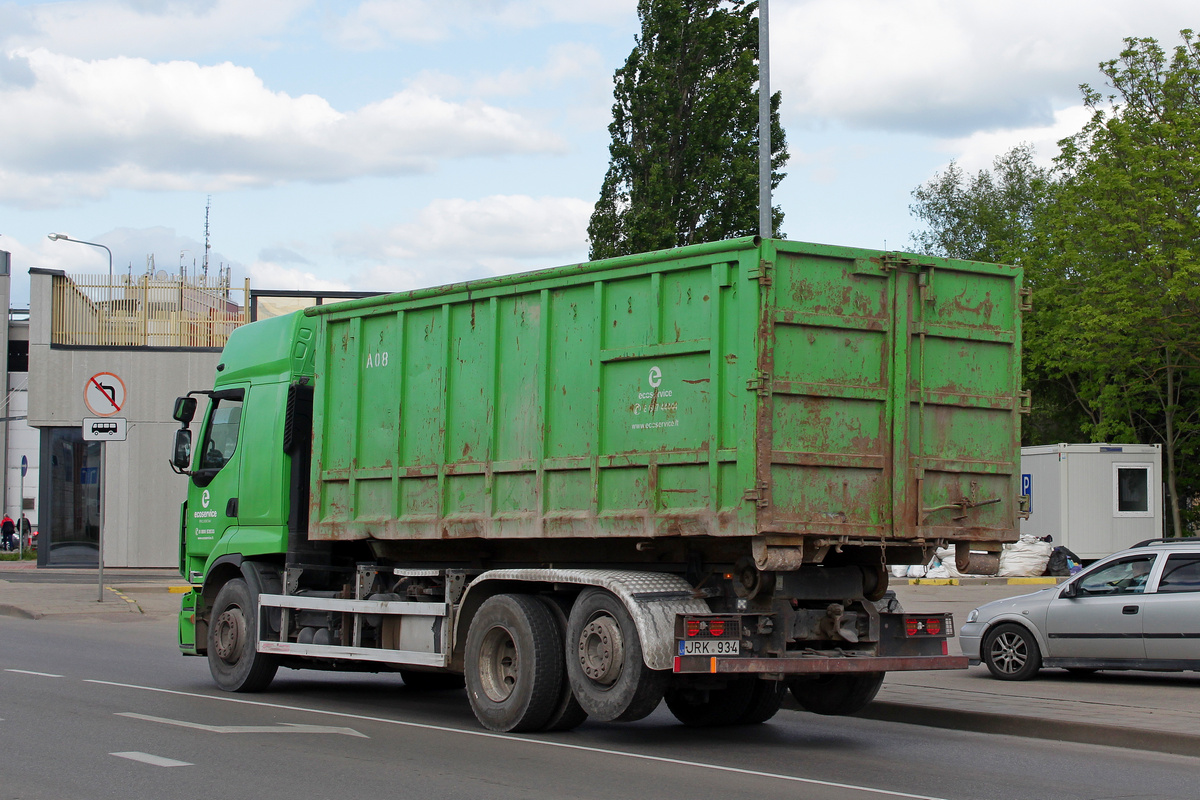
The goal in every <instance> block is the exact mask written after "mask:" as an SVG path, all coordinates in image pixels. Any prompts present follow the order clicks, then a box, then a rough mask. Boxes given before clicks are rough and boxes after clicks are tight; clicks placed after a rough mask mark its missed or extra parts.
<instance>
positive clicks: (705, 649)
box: [679, 639, 742, 656]
mask: <svg viewBox="0 0 1200 800" xmlns="http://www.w3.org/2000/svg"><path fill="white" fill-rule="evenodd" d="M741 644H742V643H741V641H740V640H738V639H684V640H683V641H681V642H680V643H679V655H681V656H736V655H738V654H739V653H740V652H741Z"/></svg>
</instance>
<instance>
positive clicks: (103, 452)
mask: <svg viewBox="0 0 1200 800" xmlns="http://www.w3.org/2000/svg"><path fill="white" fill-rule="evenodd" d="M46 238H47V239H49V240H50V241H52V242H75V243H76V244H86V245H88V246H90V247H103V248H104V252H106V253H108V310H109V313H110V314H111V313H112V281H113V259H112V250H109V249H108V247H107V246H105V245H102V244H99V243H97V242H85V241H83V240H82V239H72V238H71V237H70V236H67V235H66V234H65V233H51V234H49V235H48V236H47V237H46ZM107 450H108V443H107V442H101V443H100V486H99V491H100V503H99V505H100V529H99V530H98V531H97V532H96V549H97V553H96V565H97V567H98V570H97V573H96V583H97V587H96V602H97V603H103V602H104V505H105V498H104V473H105V471H106V469H105V468H106V467H107V463H106V462H107V460H108V452H107Z"/></svg>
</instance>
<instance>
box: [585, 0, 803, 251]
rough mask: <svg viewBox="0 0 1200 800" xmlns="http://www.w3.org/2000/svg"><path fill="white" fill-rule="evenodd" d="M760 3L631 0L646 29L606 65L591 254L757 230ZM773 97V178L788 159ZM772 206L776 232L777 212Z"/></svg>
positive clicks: (779, 214) (655, 247) (741, 0)
mask: <svg viewBox="0 0 1200 800" xmlns="http://www.w3.org/2000/svg"><path fill="white" fill-rule="evenodd" d="M757 11H758V3H757V2H747V1H746V0H639V2H638V16H639V17H640V19H641V21H642V32H641V35H640V36H639V37H638V39H637V44H636V46H635V47H634V48H633V52H632V53H630V54H629V58H628V59H627V60H626V62H625V66H623V67H621V68H620V69H618V70H617V72H616V75H615V76H614V82H615V84H616V86H615V89H614V92H613V94H614V98H615V102H614V104H613V121H612V124H611V125H609V128H608V129H609V133H611V134H612V144H611V145H610V146H609V154H610V156H611V159H610V162H609V167H608V173H607V175H605V177H604V184H603V186H602V187H601V189H600V199H599V201H598V202H597V203H596V208H595V211H594V212H593V213H592V218H591V222H590V223H589V224H588V238H589V240H590V243H591V257H592V258H594V259H595V258H606V257H609V256H617V255H625V254H628V253H638V252H643V251H647V250H658V249H662V248H668V247H678V246H681V245H686V244H695V243H699V242H706V241H716V240H720V239H726V238H730V237H733V236H742V235H749V234H754V233H757V232H758V91H757V82H758V18H757ZM779 99H780V95H779V93H778V92H776V93H774V94H773V95H772V97H771V167H772V170H771V172H772V180H771V184H772V186H773V187H774V186H778V184H779V181H781V180H782V179H783V177H784V173H783V172H782V171H781V170H782V168H783V166H784V164H786V162H787V158H788V154H787V145H786V143H785V140H784V133H783V127H782V126H781V125H780V124H779ZM772 212H773V213H772V227H773V228H774V231H775V233H776V235H779V228H780V225H781V224H782V222H783V212H782V211H781V210H780V209H779V208H778V206H776V207H775V208H773V209H772Z"/></svg>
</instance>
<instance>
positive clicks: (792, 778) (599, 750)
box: [83, 679, 947, 800]
mask: <svg viewBox="0 0 1200 800" xmlns="http://www.w3.org/2000/svg"><path fill="white" fill-rule="evenodd" d="M83 682H84V683H95V684H99V685H101V686H116V687H119V688H122V689H139V690H141V691H145V692H158V693H160V694H173V695H177V696H179V697H196V698H202V699H205V700H220V701H222V702H225V703H239V704H241V705H247V706H258V707H260V708H273V709H277V710H280V711H299V712H303V713H307V714H320V715H323V716H327V717H340V718H343V719H356V720H360V721H363V722H378V723H381V724H384V725H397V726H399V727H402V728H415V729H417V730H425V731H437V732H439V733H454V734H459V735H462V736H477V737H480V738H483V739H503V740H507V741H510V742H520V743H521V744H526V745H533V746H537V747H551V748H557V749H560V750H575V751H578V752H584V753H596V754H599V755H607V756H617V757H620V758H631V759H636V760H638V761H651V762H655V763H658V764H674V765H676V766H681V767H689V768H692V769H697V770H709V771H711V772H724V773H727V774H733V775H747V776H750V777H755V778H770V779H774V780H779V781H786V782H789V783H801V784H806V785H808V786H824V787H826V788H830V789H851V790H853V791H857V792H866V793H869V794H877V795H880V796H882V797H900V798H904V799H905V800H947V798H944V797H933V796H930V795H925V794H912V793H910V792H898V791H894V790H892V789H877V788H875V787H872V786H860V785H858V784H853V783H839V782H837V781H823V780H818V779H816V778H801V777H799V776H796V775H783V774H780V773H777V772H763V771H760V770H754V769H741V768H740V767H727V766H723V765H721V764H708V763H703V762H699V761H686V760H684V759H681V758H668V757H666V756H652V755H647V754H645V753H631V752H629V751H627V750H610V749H608V748H605V747H589V746H587V745H581V744H567V743H566V742H552V741H549V740H546V739H529V738H526V737H523V736H510V735H508V734H505V733H493V732H491V731H477V730H467V729H465V728H451V727H449V726H446V725H429V724H426V723H423V722H407V721H405V720H399V719H388V718H386V717H371V716H366V715H364V714H350V713H347V712H345V711H325V710H322V709H317V708H304V707H303V706H288V705H283V704H282V703H266V702H263V701H262V700H243V699H241V698H239V697H221V696H219V695H211V694H200V693H199V692H181V691H179V690H177V689H160V688H158V687H156V686H139V685H137V684H134V683H117V682H114V681H98V680H91V679H85V680H84V681H83Z"/></svg>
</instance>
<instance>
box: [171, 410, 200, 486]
mask: <svg viewBox="0 0 1200 800" xmlns="http://www.w3.org/2000/svg"><path fill="white" fill-rule="evenodd" d="M195 405H196V401H195V400H192V407H193V410H194V409H195ZM191 463H192V432H191V431H189V430H188V429H187V428H180V429H179V430H177V431H175V446H174V447H173V448H172V452H171V465H172V466H174V467H175V468H176V469H179V470H185V469H187V468H188V467H189V466H190V465H191Z"/></svg>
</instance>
